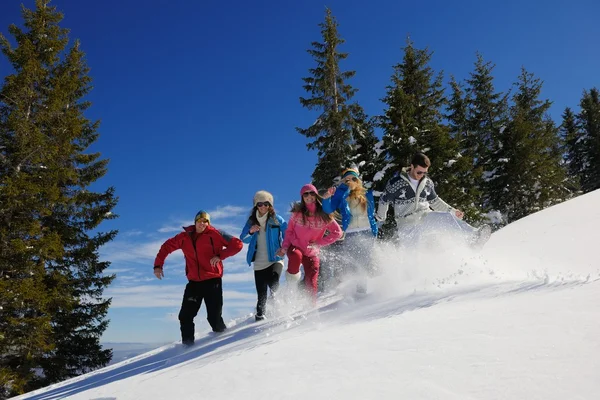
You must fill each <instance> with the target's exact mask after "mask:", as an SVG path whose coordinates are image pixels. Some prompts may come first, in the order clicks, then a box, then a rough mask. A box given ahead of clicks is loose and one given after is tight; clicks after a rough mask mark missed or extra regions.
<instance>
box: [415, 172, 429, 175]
mask: <svg viewBox="0 0 600 400" xmlns="http://www.w3.org/2000/svg"><path fill="white" fill-rule="evenodd" d="M426 173H427V172H426V171H419V172H415V175H425V174H426Z"/></svg>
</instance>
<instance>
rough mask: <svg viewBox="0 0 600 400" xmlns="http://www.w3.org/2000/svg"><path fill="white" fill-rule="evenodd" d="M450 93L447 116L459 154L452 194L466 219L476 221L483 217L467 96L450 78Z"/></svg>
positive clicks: (480, 178) (478, 172)
mask: <svg viewBox="0 0 600 400" xmlns="http://www.w3.org/2000/svg"><path fill="white" fill-rule="evenodd" d="M450 88H451V89H452V95H451V96H450V99H449V101H448V115H447V116H446V118H447V120H448V122H449V128H450V134H451V135H452V137H453V138H454V139H455V140H456V142H457V146H458V153H459V155H460V157H456V160H455V165H454V167H455V171H456V174H457V175H456V180H457V189H458V190H457V191H456V192H455V194H454V201H455V203H454V206H455V207H457V208H459V209H461V210H462V211H463V212H464V213H465V219H466V220H468V221H470V222H477V221H480V220H481V219H483V216H482V189H481V187H482V167H481V166H477V165H475V159H476V157H477V153H476V151H475V149H476V148H477V147H476V145H475V144H474V143H472V141H473V138H472V132H471V131H470V121H469V119H468V118H469V102H470V98H469V97H467V95H466V94H465V92H464V90H463V87H462V86H461V84H460V83H458V82H457V81H456V79H454V77H452V79H451V81H450Z"/></svg>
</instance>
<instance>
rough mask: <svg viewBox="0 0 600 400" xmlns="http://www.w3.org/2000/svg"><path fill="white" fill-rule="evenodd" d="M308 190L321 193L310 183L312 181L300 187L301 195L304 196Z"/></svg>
mask: <svg viewBox="0 0 600 400" xmlns="http://www.w3.org/2000/svg"><path fill="white" fill-rule="evenodd" d="M306 192H315V193H317V194H318V193H319V191H318V190H317V188H316V187H315V186H314V185H313V184H310V183H307V184H306V185H304V186H302V189H300V196H302V195H303V194H304V193H306Z"/></svg>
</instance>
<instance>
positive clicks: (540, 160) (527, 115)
mask: <svg viewBox="0 0 600 400" xmlns="http://www.w3.org/2000/svg"><path fill="white" fill-rule="evenodd" d="M516 87H517V90H516V93H515V94H514V96H513V99H512V100H513V103H514V104H513V105H512V106H511V108H510V121H509V123H508V126H507V127H506V129H504V130H503V131H502V133H501V135H500V136H499V142H498V151H497V152H496V156H497V157H498V159H497V160H496V161H497V164H496V165H497V167H496V169H495V173H494V176H493V178H492V179H491V180H490V182H489V183H490V188H491V190H493V191H495V192H496V193H498V195H497V196H495V197H493V198H492V199H493V201H494V202H493V203H492V206H493V207H494V208H495V209H497V210H501V211H502V213H503V215H505V216H506V220H507V222H513V221H515V220H517V219H520V218H522V217H525V216H527V215H529V214H531V213H534V212H536V211H539V210H542V209H544V208H546V207H549V206H551V205H553V204H556V203H559V202H561V201H563V200H564V199H565V198H566V197H567V196H568V192H567V190H566V188H565V171H564V169H563V166H562V162H561V160H562V154H561V150H560V147H561V146H560V141H559V135H558V129H557V128H556V126H555V125H554V122H553V121H552V120H551V119H550V117H549V116H548V115H547V111H548V109H549V108H550V105H551V103H550V101H549V100H540V99H539V97H540V93H541V89H542V83H541V81H540V80H539V79H537V78H535V77H534V76H533V74H531V73H529V72H527V71H526V70H525V69H522V72H521V75H520V76H519V79H518V82H517V83H516Z"/></svg>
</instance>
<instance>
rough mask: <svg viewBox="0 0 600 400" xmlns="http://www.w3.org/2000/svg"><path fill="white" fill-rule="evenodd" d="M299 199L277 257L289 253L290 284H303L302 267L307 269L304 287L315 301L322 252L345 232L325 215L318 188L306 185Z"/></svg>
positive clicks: (331, 218)
mask: <svg viewBox="0 0 600 400" xmlns="http://www.w3.org/2000/svg"><path fill="white" fill-rule="evenodd" d="M300 195H301V199H300V202H298V203H295V204H294V206H293V207H292V210H291V211H292V216H291V217H290V220H289V222H288V227H287V230H286V231H285V238H284V240H283V243H282V245H281V248H280V249H279V250H278V251H277V255H279V256H280V257H281V256H283V255H284V254H286V253H287V256H288V269H287V273H286V280H287V281H288V283H289V284H293V283H294V282H296V283H297V282H298V281H299V280H300V264H302V265H303V266H304V283H305V284H306V288H307V289H308V291H309V292H310V293H311V295H312V296H313V299H316V297H317V277H318V276H319V248H321V247H323V246H327V245H330V244H331V243H333V242H335V241H336V240H338V239H339V238H340V237H341V236H342V228H340V226H339V225H338V223H337V222H335V220H334V219H333V217H332V216H331V215H330V214H327V213H325V212H324V211H323V207H322V206H321V197H320V196H319V194H318V192H317V188H315V187H314V186H313V185H311V184H307V185H304V186H302V189H300ZM326 232H327V235H325V233H326Z"/></svg>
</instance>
